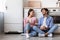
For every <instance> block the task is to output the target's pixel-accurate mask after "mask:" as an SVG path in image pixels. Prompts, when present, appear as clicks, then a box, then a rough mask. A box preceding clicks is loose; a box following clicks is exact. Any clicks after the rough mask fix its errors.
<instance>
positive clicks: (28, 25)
mask: <svg viewBox="0 0 60 40" xmlns="http://www.w3.org/2000/svg"><path fill="white" fill-rule="evenodd" d="M29 31H30V24H29V23H27V24H26V26H25V27H24V33H29Z"/></svg>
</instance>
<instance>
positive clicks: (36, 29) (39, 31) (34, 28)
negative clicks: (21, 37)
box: [33, 26, 45, 34]
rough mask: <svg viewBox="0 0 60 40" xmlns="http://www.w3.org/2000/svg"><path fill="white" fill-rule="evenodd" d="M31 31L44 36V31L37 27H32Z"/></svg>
mask: <svg viewBox="0 0 60 40" xmlns="http://www.w3.org/2000/svg"><path fill="white" fill-rule="evenodd" d="M33 30H35V31H36V32H38V33H40V34H45V32H44V31H42V30H40V29H39V28H38V27H37V26H34V27H33Z"/></svg>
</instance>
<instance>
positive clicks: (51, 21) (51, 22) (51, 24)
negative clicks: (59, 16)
mask: <svg viewBox="0 0 60 40" xmlns="http://www.w3.org/2000/svg"><path fill="white" fill-rule="evenodd" d="M52 26H53V18H52V17H51V19H50V24H49V28H51V27H52Z"/></svg>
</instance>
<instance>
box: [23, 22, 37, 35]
mask: <svg viewBox="0 0 60 40" xmlns="http://www.w3.org/2000/svg"><path fill="white" fill-rule="evenodd" d="M33 27H34V26H33ZM33 27H30V24H29V23H27V24H26V26H25V27H24V33H26V31H27V30H29V31H30V32H29V36H36V34H37V32H36V31H35V30H34V28H33Z"/></svg>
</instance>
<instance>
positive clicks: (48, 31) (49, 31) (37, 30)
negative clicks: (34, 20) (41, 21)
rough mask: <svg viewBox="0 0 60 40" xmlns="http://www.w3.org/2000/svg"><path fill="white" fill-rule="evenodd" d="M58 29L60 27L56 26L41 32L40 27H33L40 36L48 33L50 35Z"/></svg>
mask: <svg viewBox="0 0 60 40" xmlns="http://www.w3.org/2000/svg"><path fill="white" fill-rule="evenodd" d="M57 28H58V26H57V25H54V26H52V27H51V28H49V29H48V30H43V31H42V30H40V28H38V27H36V26H34V27H33V29H34V30H35V31H36V32H38V33H40V34H45V33H46V32H47V33H48V34H50V33H53V32H54V31H55V30H56V29H57Z"/></svg>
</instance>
